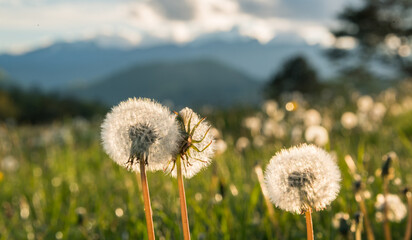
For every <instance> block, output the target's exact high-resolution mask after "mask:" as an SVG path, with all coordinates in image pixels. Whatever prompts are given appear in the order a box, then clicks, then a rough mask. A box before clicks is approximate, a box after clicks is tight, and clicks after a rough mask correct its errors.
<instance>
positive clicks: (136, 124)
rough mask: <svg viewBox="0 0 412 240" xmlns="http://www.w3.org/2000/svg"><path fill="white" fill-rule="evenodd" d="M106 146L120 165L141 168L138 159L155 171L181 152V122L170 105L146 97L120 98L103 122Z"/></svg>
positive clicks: (106, 149)
mask: <svg viewBox="0 0 412 240" xmlns="http://www.w3.org/2000/svg"><path fill="white" fill-rule="evenodd" d="M102 141H103V147H104V150H105V151H106V152H107V154H108V155H109V156H110V157H111V158H112V159H113V160H114V161H115V162H116V163H117V164H119V165H120V166H123V167H126V168H127V169H129V170H133V171H136V172H139V171H140V170H139V164H138V162H139V161H141V160H142V161H143V160H145V161H148V162H146V164H147V169H148V170H149V171H156V170H161V169H163V166H164V165H165V164H166V163H167V162H168V161H170V160H171V159H172V158H173V157H174V155H175V154H176V153H177V152H178V143H179V141H180V134H179V128H178V125H177V123H176V121H175V119H174V116H173V115H172V114H171V112H170V111H169V109H168V108H166V107H164V106H162V105H160V104H158V103H156V102H154V101H152V100H150V99H146V98H139V99H136V98H131V99H129V100H127V101H124V102H121V103H120V104H119V105H118V106H116V107H114V108H113V109H112V111H111V112H110V113H108V114H107V116H106V119H105V120H104V123H103V124H102Z"/></svg>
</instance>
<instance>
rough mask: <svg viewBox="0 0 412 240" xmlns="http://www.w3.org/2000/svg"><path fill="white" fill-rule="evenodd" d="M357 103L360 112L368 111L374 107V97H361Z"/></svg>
mask: <svg viewBox="0 0 412 240" xmlns="http://www.w3.org/2000/svg"><path fill="white" fill-rule="evenodd" d="M356 104H357V106H358V110H359V111H360V112H368V111H369V110H371V109H372V107H373V99H372V97H371V96H368V95H365V96H362V97H360V98H359V99H358V101H357V102H356Z"/></svg>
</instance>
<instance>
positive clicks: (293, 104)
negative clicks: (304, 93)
mask: <svg viewBox="0 0 412 240" xmlns="http://www.w3.org/2000/svg"><path fill="white" fill-rule="evenodd" d="M285 109H286V111H288V112H293V111H296V110H297V109H298V103H297V102H295V101H291V102H287V103H286V105H285Z"/></svg>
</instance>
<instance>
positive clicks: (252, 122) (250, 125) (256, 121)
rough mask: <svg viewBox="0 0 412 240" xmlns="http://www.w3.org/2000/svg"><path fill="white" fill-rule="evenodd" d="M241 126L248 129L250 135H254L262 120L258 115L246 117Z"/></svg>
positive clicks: (257, 131) (258, 131)
mask: <svg viewBox="0 0 412 240" xmlns="http://www.w3.org/2000/svg"><path fill="white" fill-rule="evenodd" d="M243 126H244V127H246V128H247V129H249V130H250V133H251V134H252V136H256V135H258V134H259V133H260V130H261V128H262V120H261V119H260V118H259V117H247V118H245V119H244V120H243Z"/></svg>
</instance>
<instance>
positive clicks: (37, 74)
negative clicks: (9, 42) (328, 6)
mask: <svg viewBox="0 0 412 240" xmlns="http://www.w3.org/2000/svg"><path fill="white" fill-rule="evenodd" d="M225 37H226V38H219V37H216V36H206V37H203V38H199V39H196V40H195V41H192V42H190V43H187V44H185V45H177V44H162V45H157V46H152V47H148V46H146V47H137V48H130V47H124V48H119V47H110V46H109V47H108V46H107V45H106V46H102V44H99V42H98V41H95V40H90V41H80V42H71V43H68V42H61V43H55V44H53V45H51V46H48V47H44V48H39V49H36V50H33V51H30V52H27V53H24V54H21V55H10V54H2V55H0V70H3V71H4V72H5V73H6V75H7V76H8V78H11V79H13V81H14V82H15V83H16V84H17V85H19V86H22V87H25V88H31V87H35V88H38V89H41V90H45V91H58V92H61V93H63V94H70V95H73V96H76V97H81V98H86V99H97V100H100V101H102V102H104V103H107V104H113V103H114V102H116V101H118V100H120V99H124V98H125V97H129V96H132V95H133V96H148V97H158V98H162V99H167V98H170V100H172V101H174V102H176V103H177V104H183V102H188V101H187V99H189V102H193V103H196V104H197V103H199V104H200V103H203V104H221V105H226V104H232V103H236V102H238V100H241V99H243V97H241V96H245V94H246V93H247V92H250V93H251V94H250V95H251V96H250V99H251V100H250V101H251V102H255V101H256V99H259V98H260V97H259V96H257V95H258V94H257V93H256V92H255V91H256V89H259V88H261V86H262V83H263V82H265V81H267V80H268V79H270V77H271V76H272V75H273V74H274V73H275V72H276V71H277V70H278V69H279V67H281V64H282V63H283V62H284V61H285V60H287V59H288V58H290V57H292V56H294V55H298V54H299V55H304V56H305V57H306V58H307V59H308V60H309V61H310V62H311V64H312V65H313V66H314V67H315V68H316V69H317V70H318V71H319V73H320V75H321V76H322V75H323V76H325V75H330V74H332V73H333V67H332V66H330V64H329V63H328V62H327V60H326V59H325V58H324V57H323V56H322V51H323V48H322V47H321V46H318V45H308V44H306V43H305V42H304V41H303V40H301V39H298V38H296V37H295V36H292V37H291V36H284V37H283V38H282V37H278V38H275V39H273V40H272V41H271V42H269V43H267V44H261V43H259V42H258V41H257V40H255V39H250V38H245V37H243V38H242V39H236V38H235V39H231V40H230V41H228V40H227V36H225ZM231 37H232V36H231ZM117 40H118V39H117ZM117 42H118V41H117ZM202 65H204V66H202ZM202 81H204V83H202ZM118 83H119V84H118ZM120 86H122V87H120ZM131 86H132V87H131ZM199 86H200V89H203V91H198V90H197V88H199ZM229 86H231V88H230V87H229ZM222 89H225V90H224V91H220V90H222ZM110 90H111V94H108V93H109V92H110ZM132 93H133V94H132ZM191 93H196V94H191ZM204 93H205V94H206V93H214V95H215V97H214V98H211V99H207V96H206V95H207V94H206V95H204ZM217 94H221V95H217ZM184 95H185V96H186V101H184V99H183V98H184V97H183V96H184ZM252 95H253V96H252ZM231 97H233V99H237V100H236V101H234V100H229V99H230V98H231Z"/></svg>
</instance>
